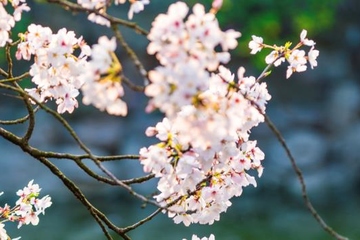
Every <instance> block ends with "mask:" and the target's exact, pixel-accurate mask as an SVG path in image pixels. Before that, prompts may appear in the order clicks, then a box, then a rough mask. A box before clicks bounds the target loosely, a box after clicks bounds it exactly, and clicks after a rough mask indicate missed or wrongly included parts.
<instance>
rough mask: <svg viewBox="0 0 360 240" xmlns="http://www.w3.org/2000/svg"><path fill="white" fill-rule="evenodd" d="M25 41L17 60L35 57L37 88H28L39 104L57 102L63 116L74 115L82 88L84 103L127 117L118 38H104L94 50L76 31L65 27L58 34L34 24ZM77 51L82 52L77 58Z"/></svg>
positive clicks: (34, 81)
mask: <svg viewBox="0 0 360 240" xmlns="http://www.w3.org/2000/svg"><path fill="white" fill-rule="evenodd" d="M21 40H22V41H21V43H19V45H18V50H17V52H16V58H17V59H18V60H20V59H24V60H31V59H32V56H33V57H34V64H33V65H32V66H31V68H30V75H31V76H32V82H33V83H35V84H36V88H31V89H25V90H26V91H27V92H28V93H29V94H30V95H31V96H32V97H33V98H35V99H36V100H38V101H39V102H45V101H47V100H49V99H55V100H56V103H57V104H58V108H57V111H58V112H59V113H64V112H66V111H67V112H69V113H72V112H73V111H74V109H75V108H77V107H78V101H77V99H76V97H77V96H78V95H79V93H80V92H79V89H82V91H83V95H84V96H83V102H84V104H93V105H94V106H95V107H97V108H99V109H100V110H107V112H108V113H109V114H114V115H126V113H127V108H126V105H125V103H124V102H122V101H121V99H120V97H122V96H123V94H124V92H123V88H122V86H121V84H120V77H119V74H120V71H121V65H120V63H119V61H118V60H117V58H116V56H115V54H114V51H115V48H116V42H115V39H114V38H113V39H111V40H109V39H108V38H107V37H105V36H103V37H101V38H100V39H99V43H98V44H95V45H94V46H93V48H92V49H91V48H90V47H89V46H88V45H87V44H86V42H85V41H84V40H83V38H82V37H79V38H77V37H76V36H75V33H74V32H73V31H67V30H66V29H65V28H62V29H60V30H59V31H58V32H57V33H55V34H54V33H52V30H51V29H50V28H48V27H43V26H40V25H35V24H31V25H30V26H29V27H28V30H27V32H26V33H25V34H22V35H21ZM77 49H80V51H78V52H79V53H78V54H77V55H76V54H75V53H76V52H77ZM89 57H91V60H88V58H89Z"/></svg>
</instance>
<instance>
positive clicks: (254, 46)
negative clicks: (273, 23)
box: [249, 30, 319, 78]
mask: <svg viewBox="0 0 360 240" xmlns="http://www.w3.org/2000/svg"><path fill="white" fill-rule="evenodd" d="M306 35H307V31H306V30H303V31H302V32H301V33H300V42H299V43H298V44H297V45H296V46H295V47H294V48H292V49H290V47H291V45H292V44H291V42H287V43H286V44H285V45H284V46H280V47H278V46H276V45H274V46H271V45H267V44H264V43H263V38H262V37H257V36H254V35H253V36H252V40H251V41H250V42H249V48H250V49H251V54H256V53H257V52H260V51H261V50H262V49H263V48H270V49H273V51H271V53H270V54H269V55H267V56H266V58H265V62H266V63H267V64H273V65H274V66H275V67H278V66H280V65H281V63H283V62H285V60H286V61H287V62H288V63H289V65H288V69H287V71H286V78H289V77H290V76H291V75H292V74H293V73H294V72H304V71H306V69H307V66H306V64H307V62H309V64H310V66H311V68H312V69H313V68H314V67H316V66H317V60H316V59H317V57H318V56H319V51H318V50H316V49H315V42H314V41H313V40H310V39H308V38H306ZM303 45H305V46H309V47H310V50H309V52H308V54H307V56H306V52H305V51H304V50H299V48H300V47H301V46H303Z"/></svg>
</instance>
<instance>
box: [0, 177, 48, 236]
mask: <svg viewBox="0 0 360 240" xmlns="http://www.w3.org/2000/svg"><path fill="white" fill-rule="evenodd" d="M40 191H41V188H39V185H38V184H33V180H31V181H30V182H29V183H28V185H27V186H26V187H24V188H23V189H20V190H18V191H17V192H16V195H18V196H19V199H18V200H17V201H16V204H15V206H14V207H10V206H9V205H8V204H5V206H4V207H0V240H8V239H9V236H8V235H7V233H6V230H5V225H4V222H7V221H11V222H18V228H20V227H21V226H22V225H24V224H25V225H28V224H30V223H31V224H32V225H34V226H35V225H38V223H39V215H40V214H45V209H46V208H48V207H50V206H51V204H52V202H51V197H49V196H48V195H46V196H44V197H42V198H38V196H39V194H40ZM2 194H3V193H0V195H2ZM13 239H15V238H13ZM16 239H19V238H16Z"/></svg>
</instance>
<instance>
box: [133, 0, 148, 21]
mask: <svg viewBox="0 0 360 240" xmlns="http://www.w3.org/2000/svg"><path fill="white" fill-rule="evenodd" d="M130 2H131V6H130V9H129V12H128V18H129V19H132V18H133V16H134V13H139V12H141V11H143V10H144V8H145V5H147V4H149V3H150V0H133V1H130Z"/></svg>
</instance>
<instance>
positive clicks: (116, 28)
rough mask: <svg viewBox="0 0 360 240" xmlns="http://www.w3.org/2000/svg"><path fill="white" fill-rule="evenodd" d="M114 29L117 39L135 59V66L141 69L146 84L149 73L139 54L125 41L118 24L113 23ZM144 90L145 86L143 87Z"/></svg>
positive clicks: (132, 58)
mask: <svg viewBox="0 0 360 240" xmlns="http://www.w3.org/2000/svg"><path fill="white" fill-rule="evenodd" d="M111 28H112V30H113V31H114V34H115V37H116V39H117V41H118V42H120V44H121V45H122V47H123V48H124V49H125V51H126V53H127V54H128V56H129V57H130V58H131V60H132V61H133V63H134V64H135V66H136V67H137V69H138V70H139V73H140V74H141V76H142V77H143V78H144V85H145V86H146V85H147V84H148V82H149V80H148V73H147V71H146V70H145V68H144V66H143V64H142V63H141V61H140V60H139V58H138V56H137V55H136V53H135V52H134V50H133V49H132V48H131V47H130V46H129V45H128V44H127V42H126V41H125V39H124V37H123V35H122V34H121V31H120V29H119V27H118V25H117V24H113V25H112V26H111ZM142 91H143V88H142Z"/></svg>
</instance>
